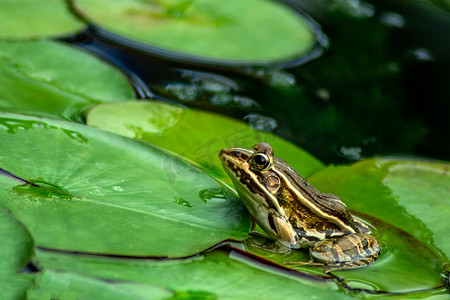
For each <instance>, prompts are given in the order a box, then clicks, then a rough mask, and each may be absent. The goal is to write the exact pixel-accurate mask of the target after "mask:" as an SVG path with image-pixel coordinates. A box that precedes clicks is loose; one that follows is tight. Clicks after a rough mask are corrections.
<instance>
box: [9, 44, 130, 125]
mask: <svg viewBox="0 0 450 300" xmlns="http://www.w3.org/2000/svg"><path fill="white" fill-rule="evenodd" d="M131 98H133V90H132V88H131V86H130V84H129V83H128V81H127V79H126V78H125V76H123V75H122V74H121V73H119V72H118V71H117V70H115V69H114V68H113V67H112V66H110V65H108V64H106V63H104V62H102V61H100V60H99V59H98V58H96V57H94V56H92V55H90V54H88V53H86V52H85V51H82V50H79V49H77V48H74V47H70V46H67V45H64V44H60V43H56V42H51V41H38V42H20V43H19V42H17V43H8V42H0V111H10V112H21V113H27V114H35V115H36V114H37V115H40V116H52V117H59V118H66V119H78V118H79V117H80V114H81V112H82V111H83V110H84V109H86V108H87V107H89V106H91V105H92V104H94V103H98V102H114V101H125V100H128V99H131Z"/></svg>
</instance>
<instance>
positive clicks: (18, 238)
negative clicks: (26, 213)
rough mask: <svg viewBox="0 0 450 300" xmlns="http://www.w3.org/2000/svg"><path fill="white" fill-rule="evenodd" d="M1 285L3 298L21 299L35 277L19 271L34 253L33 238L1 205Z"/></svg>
mask: <svg viewBox="0 0 450 300" xmlns="http://www.w3.org/2000/svg"><path fill="white" fill-rule="evenodd" d="M0 240H1V241H2V242H1V244H0V286H1V287H2V299H21V298H24V296H25V291H26V289H27V288H28V287H29V286H31V285H32V284H33V277H32V276H27V275H26V274H19V272H20V271H21V270H22V269H23V268H24V267H25V266H26V265H27V264H28V262H29V261H30V260H31V256H32V254H33V240H32V238H31V236H30V234H29V232H28V231H27V230H26V228H25V227H24V226H23V224H21V223H20V222H19V221H17V220H16V219H15V218H14V217H13V216H12V215H11V214H10V213H9V212H8V211H7V210H6V209H5V208H4V207H2V206H0Z"/></svg>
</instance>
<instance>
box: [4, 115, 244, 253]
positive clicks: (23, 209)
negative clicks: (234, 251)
mask: <svg viewBox="0 0 450 300" xmlns="http://www.w3.org/2000/svg"><path fill="white" fill-rule="evenodd" d="M0 140H1V141H2V142H1V143H0V153H1V154H0V167H1V168H2V169H4V170H6V171H7V172H9V173H7V172H5V171H4V172H3V173H0V182H1V184H0V195H1V197H0V203H1V204H2V205H4V206H5V207H7V208H8V209H10V210H11V212H12V213H13V214H14V216H15V217H17V218H18V219H19V220H20V221H21V222H23V223H24V224H25V225H26V226H27V228H28V229H29V231H30V232H31V234H32V235H33V238H34V239H35V241H36V244H37V245H39V246H43V247H51V248H56V249H65V250H72V251H86V252H98V253H109V254H118V255H138V256H169V257H174V256H175V257H181V256H187V255H192V254H195V253H197V252H199V251H202V250H205V249H206V248H208V247H211V246H213V245H214V244H216V243H218V242H220V241H222V240H224V239H227V238H235V239H240V238H243V237H244V236H245V234H246V232H247V231H248V228H249V219H248V216H247V214H246V213H245V211H244V209H243V206H242V204H241V203H240V201H239V199H237V198H236V197H234V196H233V195H232V194H230V193H229V192H227V191H225V190H224V189H223V188H221V187H220V186H218V185H217V184H216V183H215V182H214V181H213V180H212V179H211V178H210V177H208V176H207V175H205V174H204V173H202V172H200V171H199V170H197V169H195V168H193V167H192V166H190V165H188V164H187V163H185V162H182V161H180V160H177V159H173V158H172V157H171V155H168V154H166V153H164V152H162V151H161V150H158V149H155V148H154V147H151V146H149V145H146V144H143V143H140V142H138V141H134V140H131V139H128V138H124V137H121V136H118V135H115V134H111V133H107V132H103V131H100V130H98V129H95V128H90V127H87V126H82V125H77V124H72V123H67V122H61V121H52V120H48V119H39V118H32V117H25V116H19V115H13V114H6V113H4V114H1V115H0ZM11 149H13V150H11ZM167 161H170V163H171V164H172V166H175V167H176V168H178V169H180V170H182V171H183V174H184V176H177V177H176V178H170V176H169V174H168V172H167V169H166V166H165V162H167ZM11 174H14V175H15V176H17V177H14V176H12V175H11ZM2 175H3V176H2ZM18 178H21V180H19V179H18ZM202 191H203V194H205V193H206V192H207V191H210V192H209V193H206V194H207V195H208V196H207V197H205V196H203V197H202V196H201V195H202ZM186 203H188V204H189V205H186Z"/></svg>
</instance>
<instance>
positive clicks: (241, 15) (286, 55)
mask: <svg viewBox="0 0 450 300" xmlns="http://www.w3.org/2000/svg"><path fill="white" fill-rule="evenodd" d="M74 2H75V8H76V9H77V10H78V11H79V12H80V14H81V15H82V16H84V17H86V18H87V19H88V20H89V21H90V22H92V23H94V24H95V25H97V26H99V27H101V28H102V29H104V30H106V31H108V32H110V33H113V34H115V35H118V36H115V37H114V36H111V34H109V33H108V34H107V36H108V37H109V38H111V37H112V38H114V39H117V40H120V41H121V42H127V43H129V42H130V40H135V41H136V42H139V43H141V44H140V45H136V43H134V44H135V46H139V47H140V48H141V49H145V50H147V51H157V52H158V53H159V54H162V55H169V54H170V53H168V52H167V51H171V54H172V55H177V57H178V58H179V57H180V55H184V56H186V55H190V56H191V57H190V59H193V58H199V57H200V58H206V59H213V60H219V61H224V60H228V61H232V62H241V63H242V62H245V63H248V62H252V63H261V62H268V61H269V62H270V61H280V60H291V59H293V58H298V57H299V56H301V55H303V54H305V53H306V52H307V51H308V50H310V48H311V47H312V44H313V43H314V33H313V31H312V28H311V26H310V24H309V23H308V21H307V20H306V19H305V18H304V17H303V16H302V15H301V14H299V13H297V12H295V11H294V10H293V9H291V8H289V7H288V6H286V5H285V4H282V3H278V2H275V1H266V0H246V1H240V0H228V1H220V0H187V1H167V0H156V1H151V2H148V1H147V2H145V1H144V2H143V1H138V0H132V1H130V0H115V1H110V0H101V1H98V0H95V1H93V0H76V1H74ZM120 36H122V37H124V38H126V39H127V40H124V39H123V38H122V37H120ZM142 43H144V44H148V46H146V45H142ZM132 44H133V43H132ZM156 47H158V48H156ZM161 48H163V49H164V50H165V51H161V50H162V49H161Z"/></svg>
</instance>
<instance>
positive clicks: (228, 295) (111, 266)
mask: <svg viewBox="0 0 450 300" xmlns="http://www.w3.org/2000/svg"><path fill="white" fill-rule="evenodd" d="M36 263H37V264H38V265H40V266H41V267H43V268H44V269H45V270H52V271H53V270H60V271H65V272H69V274H72V275H71V276H73V274H82V275H85V276H91V277H95V278H98V279H103V280H104V281H107V282H109V283H110V285H114V284H115V283H116V282H129V283H135V284H141V285H143V286H144V285H150V286H153V287H159V288H161V289H164V290H167V291H170V292H171V293H173V295H174V296H173V298H171V299H261V300H262V299H298V298H299V295H301V296H303V297H305V298H310V297H316V298H329V297H332V298H333V299H346V298H350V297H349V296H347V295H345V294H344V293H340V292H338V291H337V288H336V286H335V284H334V283H333V282H332V281H329V280H328V281H326V280H317V279H316V280H312V279H311V278H306V277H302V276H287V275H285V274H282V273H277V272H275V271H268V270H264V269H262V268H261V266H255V265H251V264H250V263H248V262H246V261H245V260H242V259H240V258H238V257H236V258H234V257H233V256H230V255H229V254H228V253H227V252H225V251H223V250H215V251H213V252H210V253H207V254H205V255H204V256H198V257H195V258H191V259H183V260H167V261H154V260H148V259H140V260H137V259H117V258H102V257H87V256H80V255H70V254H60V253H52V252H48V251H38V252H37V257H36Z"/></svg>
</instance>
